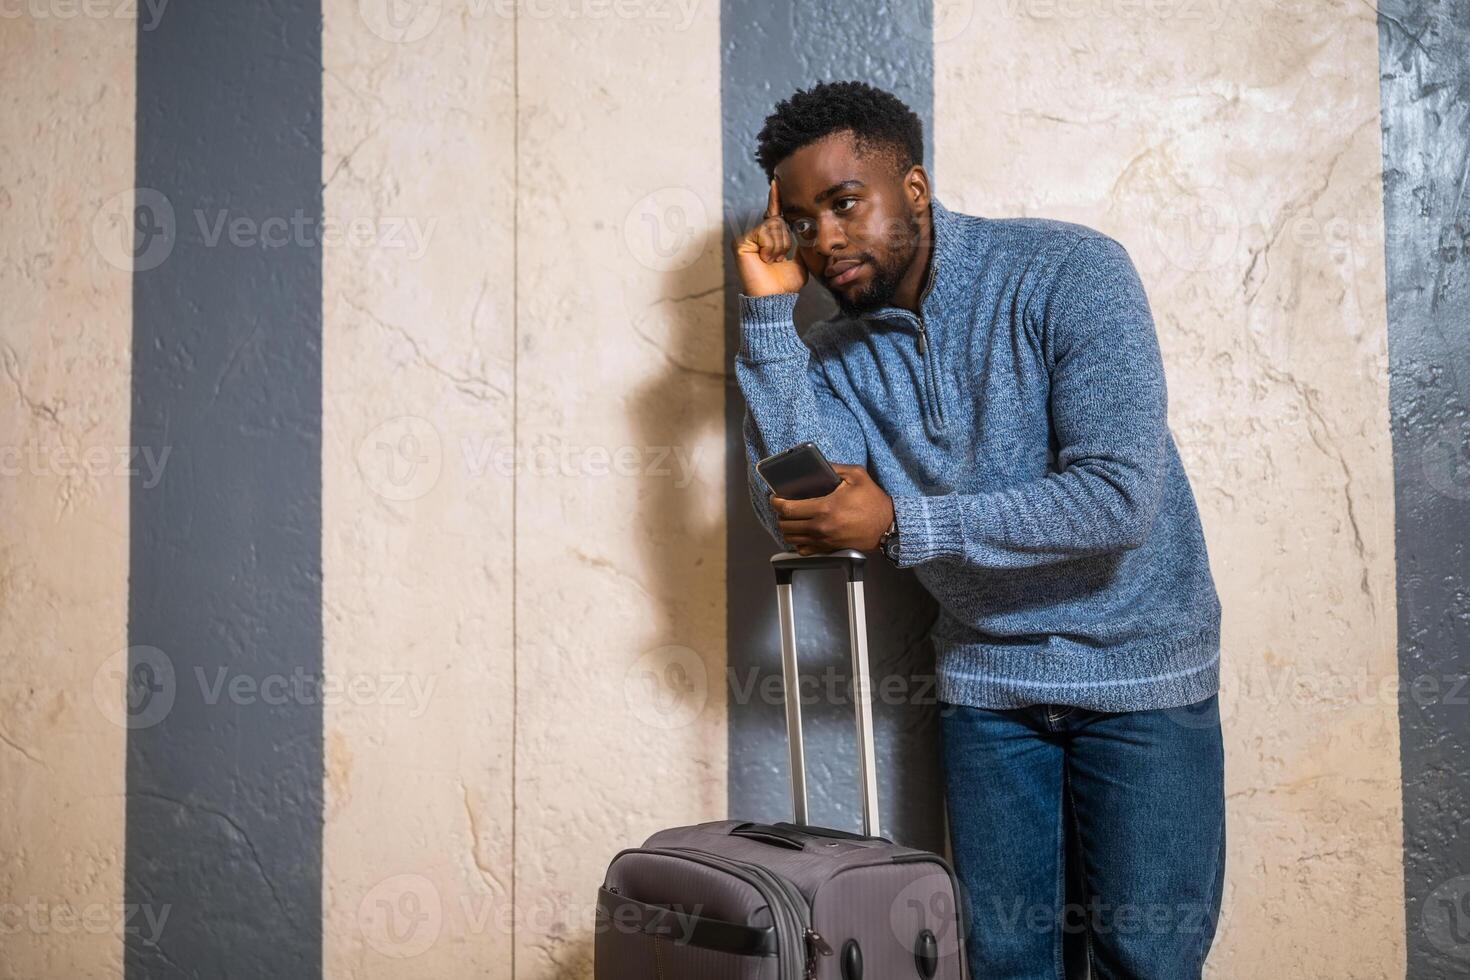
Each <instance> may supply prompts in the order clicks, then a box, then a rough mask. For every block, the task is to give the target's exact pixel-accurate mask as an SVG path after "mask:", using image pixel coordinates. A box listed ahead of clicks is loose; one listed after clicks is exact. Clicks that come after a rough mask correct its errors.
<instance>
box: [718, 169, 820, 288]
mask: <svg viewBox="0 0 1470 980" xmlns="http://www.w3.org/2000/svg"><path fill="white" fill-rule="evenodd" d="M733 251H734V253H735V267H736V268H737V269H739V271H740V291H741V292H743V293H744V294H745V295H747V296H774V295H776V294H777V293H797V292H800V291H801V287H802V286H805V285H806V267H805V266H803V265H802V264H801V262H800V260H798V259H796V258H787V257H786V253H787V252H789V251H791V229H790V228H789V227H787V225H786V220H785V219H784V218H782V217H781V197H780V194H779V193H778V192H777V190H776V181H775V180H774V179H773V180H772V181H771V194H770V198H769V199H768V200H767V202H766V214H765V217H764V218H762V219H761V223H760V224H758V225H756V226H755V227H754V228H752V229H751V230H750V231H749V232H747V233H746V234H745V236H744V237H743V238H738V239H736V240H735V242H734V245H733Z"/></svg>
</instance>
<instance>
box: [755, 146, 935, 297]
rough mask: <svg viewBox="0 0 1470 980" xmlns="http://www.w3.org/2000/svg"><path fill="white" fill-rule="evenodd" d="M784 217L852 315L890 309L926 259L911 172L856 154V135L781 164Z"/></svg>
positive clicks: (808, 262) (803, 256) (922, 204)
mask: <svg viewBox="0 0 1470 980" xmlns="http://www.w3.org/2000/svg"><path fill="white" fill-rule="evenodd" d="M775 174H776V188H777V191H778V192H779V194H780V197H781V215H782V217H784V218H785V219H786V221H787V222H788V223H789V224H790V225H791V231H792V235H793V237H794V238H795V239H796V251H797V257H798V259H799V260H800V261H801V263H802V264H803V265H804V266H806V268H807V271H808V272H809V273H810V274H811V275H813V276H815V277H816V278H817V279H818V281H820V282H821V283H822V284H823V285H824V286H826V287H827V289H828V291H829V292H831V294H832V297H833V298H834V299H835V300H836V301H837V306H838V308H839V309H841V311H842V313H843V314H844V315H846V316H856V315H857V314H859V313H865V312H869V311H871V310H876V309H878V308H879V307H882V306H887V305H890V304H891V302H892V300H893V295H894V293H895V292H896V291H897V289H898V286H899V283H900V281H901V280H902V279H903V277H904V275H905V274H906V273H907V272H908V271H909V270H910V267H911V266H912V265H913V263H914V261H915V260H916V259H917V258H918V257H919V255H920V251H919V232H920V224H919V218H918V216H917V214H916V209H918V208H923V209H927V208H928V206H929V201H928V191H927V188H926V189H925V190H924V191H923V198H922V200H916V199H915V198H914V197H913V195H912V194H911V192H910V191H909V189H908V188H907V187H906V184H905V178H906V177H907V176H908V175H907V173H904V172H895V167H894V164H893V160H892V159H891V158H890V157H889V156H888V155H887V154H885V153H883V152H881V151H873V152H869V153H868V154H866V155H864V156H859V155H858V154H857V153H856V150H855V147H854V144H853V140H852V136H851V134H850V133H846V132H839V133H833V134H832V135H831V136H828V137H826V138H824V139H822V140H819V141H817V142H815V143H812V144H810V145H808V146H804V147H802V148H801V149H799V150H797V151H796V152H795V153H793V154H791V156H789V157H787V158H786V159H785V160H782V161H781V163H780V164H778V165H777V166H776V170H775Z"/></svg>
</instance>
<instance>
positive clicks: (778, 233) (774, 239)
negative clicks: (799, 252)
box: [756, 222, 790, 262]
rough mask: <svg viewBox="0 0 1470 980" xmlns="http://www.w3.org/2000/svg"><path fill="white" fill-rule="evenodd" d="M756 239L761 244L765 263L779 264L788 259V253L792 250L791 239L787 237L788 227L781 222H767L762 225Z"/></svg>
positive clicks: (762, 257)
mask: <svg viewBox="0 0 1470 980" xmlns="http://www.w3.org/2000/svg"><path fill="white" fill-rule="evenodd" d="M756 238H757V239H758V240H759V241H760V243H761V260H762V261H763V262H779V261H781V259H783V258H785V257H786V252H787V250H788V249H789V248H790V239H789V238H788V237H787V235H786V227H785V226H784V225H782V224H781V223H780V222H767V223H766V224H763V225H761V228H760V231H758V232H756Z"/></svg>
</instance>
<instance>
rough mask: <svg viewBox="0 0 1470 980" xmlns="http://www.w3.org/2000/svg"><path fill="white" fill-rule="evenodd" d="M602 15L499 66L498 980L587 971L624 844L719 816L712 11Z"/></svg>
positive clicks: (563, 21)
mask: <svg viewBox="0 0 1470 980" xmlns="http://www.w3.org/2000/svg"><path fill="white" fill-rule="evenodd" d="M557 9H560V8H557ZM608 9H609V11H610V12H609V13H607V14H605V15H601V16H598V15H587V16H571V15H568V16H565V17H562V16H549V17H548V16H529V17H524V18H522V20H521V22H520V37H519V48H518V54H517V64H518V66H519V68H518V73H517V79H518V81H517V84H518V97H519V119H520V134H519V143H518V146H519V152H518V155H517V157H518V167H519V177H518V183H517V208H516V214H517V229H518V231H517V261H516V276H515V290H516V302H517V306H516V336H517V350H518V365H517V375H516V376H517V381H516V393H517V399H516V401H517V409H516V427H517V444H518V445H519V446H520V448H521V451H522V453H523V454H524V456H525V458H526V468H525V470H524V471H523V472H521V473H518V475H517V490H516V499H517V508H516V525H515V533H516V556H517V557H516V568H517V573H516V651H517V653H516V656H517V661H518V664H519V677H520V682H519V684H518V691H519V696H520V703H519V708H518V711H517V718H518V722H517V744H518V747H519V748H518V761H517V764H516V771H517V779H516V804H517V811H518V813H519V814H520V816H519V817H518V819H517V833H516V845H515V846H516V858H515V859H516V878H517V881H518V882H519V888H518V891H517V908H518V911H519V913H520V914H519V915H518V916H517V921H518V923H519V928H518V932H517V941H516V974H517V976H524V977H536V978H546V980H551V978H560V977H569V976H590V975H591V952H592V948H591V941H592V935H591V932H590V924H591V922H592V901H593V899H594V898H595V896H596V891H597V885H598V884H599V883H600V882H601V880H602V875H603V872H604V870H605V868H606V865H607V862H608V860H609V859H610V858H611V857H612V855H613V854H614V853H616V851H617V850H618V849H619V848H621V847H628V846H633V845H636V844H639V843H641V842H642V841H643V839H644V838H645V837H646V836H648V835H649V834H650V833H652V832H653V831H655V830H657V829H660V828H662V827H666V826H670V825H673V824H678V823H682V822H687V821H693V820H708V819H717V818H722V817H723V816H724V815H725V810H726V799H725V768H726V750H725V739H724V735H725V727H726V725H725V690H724V685H723V684H722V682H721V679H722V677H723V675H724V669H725V635H724V626H725V621H724V594H725V575H724V569H725V558H724V545H725V541H724V529H725V513H724V506H723V500H724V489H725V488H724V475H723V472H722V468H721V458H720V457H721V451H722V449H723V447H724V428H723V424H722V421H721V412H722V408H723V392H724V389H723V382H724V370H725V365H724V346H723V344H722V342H721V331H720V324H719V309H720V299H721V297H720V282H721V275H722V271H721V270H722V267H723V252H722V251H721V248H720V239H719V237H718V235H719V225H718V215H719V188H720V163H719V160H720V155H719V154H720V150H719V110H718V99H719V94H718V93H719V87H718V86H719V68H718V60H717V58H716V54H715V52H716V50H717V45H718V38H719V34H718V31H719V20H718V17H719V10H718V7H717V6H715V5H712V4H684V5H680V4H672V5H664V4H652V3H645V4H638V3H631V4H625V5H623V6H622V7H621V8H619V7H617V6H613V7H611V8H608ZM618 10H621V11H622V13H617V12H615V11H618ZM634 65H636V66H637V68H636V69H632V70H630V69H629V68H628V66H634ZM563 452H564V453H565V457H564V460H565V461H564V462H563V461H560V459H559V461H558V462H557V464H556V467H555V469H553V468H552V467H551V466H550V465H549V464H548V462H547V461H546V460H547V459H548V458H549V455H550V454H552V453H555V454H557V456H558V457H561V454H562V453H563Z"/></svg>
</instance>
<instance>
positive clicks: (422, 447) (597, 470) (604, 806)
mask: <svg viewBox="0 0 1470 980" xmlns="http://www.w3.org/2000/svg"><path fill="white" fill-rule="evenodd" d="M425 9H426V10H427V9H428V8H425ZM325 32H326V40H325V52H326V54H325V70H324V82H323V84H324V88H325V103H326V139H325V150H324V154H325V159H324V161H323V168H322V170H323V174H324V179H325V181H326V209H327V214H328V217H329V218H333V217H335V218H337V219H339V220H341V221H343V222H348V221H351V220H353V219H358V218H368V219H372V220H383V219H386V218H389V217H396V218H400V219H404V221H405V224H406V226H408V227H415V226H416V227H418V228H419V229H421V230H422V235H421V239H422V242H423V247H422V248H421V249H419V250H417V254H416V250H415V249H413V248H406V249H401V250H388V249H385V248H369V249H346V248H344V249H338V250H331V251H329V252H328V254H327V257H326V258H327V264H326V274H325V283H324V297H323V302H324V307H325V322H326V347H325V356H324V362H325V366H326V367H325V389H326V393H325V421H324V428H325V433H324V436H325V437H324V457H325V459H324V464H323V471H324V472H323V478H324V493H325V509H326V514H325V516H324V522H323V524H324V528H325V529H326V541H325V542H324V553H325V563H326V569H325V608H324V610H323V618H324V623H325V636H326V648H327V668H328V672H329V673H331V672H333V671H337V672H340V673H344V674H345V673H351V672H358V671H364V670H370V671H375V672H389V673H395V672H401V673H405V674H407V675H409V676H410V677H415V678H419V679H420V680H421V681H422V682H423V683H424V685H425V686H428V685H432V694H431V696H430V697H428V698H427V699H426V700H425V703H424V705H423V710H422V711H420V712H418V713H415V710H414V708H413V706H412V705H407V706H403V707H399V708H393V707H391V706H384V705H369V706H349V705H343V706H340V707H331V706H329V707H328V710H327V715H326V721H325V725H326V743H327V772H328V785H327V804H326V805H327V813H326V831H325V836H326V840H325V848H324V851H325V859H324V861H325V872H324V892H325V894H324V909H325V916H326V924H325V936H326V938H325V947H326V953H325V957H324V959H325V973H326V975H328V976H331V977H342V978H348V977H350V978H369V977H384V978H387V977H399V976H403V975H404V974H405V971H409V972H412V973H413V974H415V975H419V974H422V975H426V976H427V975H433V976H438V977H458V976H465V977H468V976H484V977H505V978H509V977H511V976H513V975H514V976H516V977H520V978H530V977H544V978H548V980H550V978H557V980H561V978H566V977H575V976H590V975H591V936H592V925H593V919H592V915H593V901H594V899H595V897H596V893H597V886H598V885H599V884H600V883H601V880H602V875H603V871H604V869H605V865H606V862H607V861H608V859H609V858H610V857H611V856H612V854H614V853H615V852H616V851H617V850H618V849H619V848H620V847H624V846H628V845H630V844H633V843H638V842H640V841H641V840H642V839H643V838H644V837H646V836H647V835H648V834H650V833H652V832H653V831H654V830H656V829H658V828H660V827H663V826H666V825H669V824H673V823H679V822H683V821H687V820H691V819H714V818H716V817H721V816H723V815H724V809H725V801H724V793H723V787H724V722H723V714H722V712H723V703H722V700H721V686H720V684H719V674H720V671H721V670H722V668H723V621H722V616H723V609H724V606H723V593H724V579H723V540H722V533H723V527H724V519H723V513H722V508H721V501H722V500H723V483H722V474H721V472H720V468H719V462H720V451H721V445H722V431H721V426H720V421H719V413H720V410H721V407H722V404H723V390H724V389H723V384H724V365H723V363H722V362H723V354H724V350H723V342H722V338H721V335H720V332H719V320H718V311H719V304H720V302H721V296H720V289H719V286H720V281H721V279H720V277H721V269H722V265H721V259H720V253H719V248H718V231H717V229H716V228H715V227H712V226H710V225H709V223H708V222H707V221H706V216H707V215H708V214H717V213H718V200H719V166H718V152H719V148H718V119H719V116H718V106H717V98H718V97H717V82H718V63H717V61H716V60H715V59H714V58H713V57H712V54H713V52H714V50H715V46H716V32H717V23H716V21H715V20H714V18H713V16H712V15H711V13H710V12H709V11H704V12H703V15H702V16H701V18H700V19H699V20H698V22H696V23H693V24H687V25H684V26H683V27H680V26H678V25H677V24H666V23H662V22H661V21H659V20H658V19H654V20H653V21H646V20H639V19H637V18H634V19H631V20H629V19H625V18H615V17H605V18H592V19H588V20H585V21H577V20H572V19H568V18H562V17H540V18H532V17H524V18H522V19H521V20H520V23H519V28H518V29H517V27H516V25H515V22H514V21H513V20H512V19H511V18H509V17H508V16H501V15H499V14H498V13H497V11H496V9H495V8H494V7H493V6H489V5H479V6H475V5H469V6H465V7H462V8H454V9H449V8H445V9H444V10H443V11H442V12H441V13H431V14H429V15H427V19H425V20H413V19H410V20H409V21H403V22H400V21H391V22H390V21H382V20H375V19H374V18H373V17H371V16H367V15H365V14H364V11H363V8H362V7H361V6H360V5H358V4H356V3H353V2H345V0H344V2H341V3H332V4H329V5H328V7H327V9H326V13H325ZM630 64H638V65H641V66H645V69H640V71H638V72H631V71H628V70H626V66H627V65H630ZM591 147H597V148H598V150H597V152H595V153H591V152H588V150H589V148H591ZM694 236H698V237H697V238H696V237H694ZM693 685H698V691H696V690H695V688H694V686H693ZM673 738H676V739H678V742H677V746H678V747H677V749H674V748H672V747H671V743H670V739H673Z"/></svg>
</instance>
